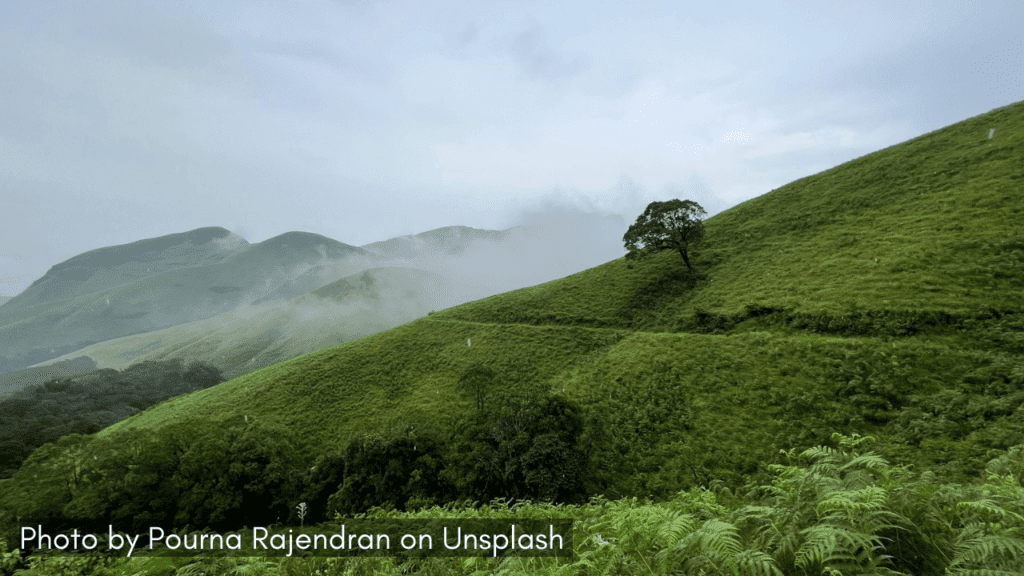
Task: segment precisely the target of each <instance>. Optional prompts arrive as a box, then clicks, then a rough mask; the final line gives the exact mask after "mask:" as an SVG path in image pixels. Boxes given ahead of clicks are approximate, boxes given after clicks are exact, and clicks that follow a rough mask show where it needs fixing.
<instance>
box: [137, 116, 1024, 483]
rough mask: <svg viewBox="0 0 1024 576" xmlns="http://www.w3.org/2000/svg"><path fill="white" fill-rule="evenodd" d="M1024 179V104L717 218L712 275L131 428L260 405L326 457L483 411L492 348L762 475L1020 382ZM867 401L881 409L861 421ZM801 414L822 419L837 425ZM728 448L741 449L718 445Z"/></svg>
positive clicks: (454, 326) (514, 383) (586, 399)
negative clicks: (911, 407)
mask: <svg viewBox="0 0 1024 576" xmlns="http://www.w3.org/2000/svg"><path fill="white" fill-rule="evenodd" d="M992 127H994V128H996V137H995V138H993V139H991V140H989V139H988V138H987V134H988V130H989V129H990V128H992ZM1022 175H1024V105H1020V104H1018V105H1015V106H1011V107H1008V108H1003V109H1000V110H996V111H993V112H992V113H989V114H987V115H984V116H980V117H977V118H972V119H969V120H966V121H964V122H961V123H959V124H955V125H953V126H950V127H948V128H945V129H942V130H938V131H936V132H933V133H930V134H926V135H924V136H921V137H919V138H916V139H914V140H911V141H909V142H906V143H904V144H900V145H897V146H893V147H891V148H888V149H885V150H881V151H879V152H876V153H873V154H870V155H868V156H865V157H862V158H859V159H857V160H854V161H851V162H848V163H846V164H843V165H841V166H838V167H836V168H833V169H831V170H828V171H825V172H823V173H821V174H817V175H814V176H809V177H807V178H803V179H801V180H798V181H796V182H794V183H792V184H789V185H787V186H784V187H782V188H780V189H778V190H775V191H772V192H770V193H768V194H765V195H764V196H762V197H759V198H756V199H753V200H751V201H748V202H745V203H743V204H741V205H739V206H736V207H734V208H732V209H730V210H728V211H726V212H724V213H722V214H719V215H717V216H715V217H713V218H711V219H709V220H708V221H707V223H706V227H707V241H706V245H705V246H704V247H702V249H701V250H699V252H698V258H697V259H696V265H697V268H698V269H699V270H700V271H701V277H699V278H697V277H691V276H688V275H687V274H686V273H685V268H684V266H683V265H682V263H681V261H680V259H679V258H678V255H676V254H673V253H662V254H659V255H657V256H654V257H652V258H650V259H647V260H642V261H639V262H637V263H636V264H635V265H633V266H630V265H629V264H628V263H627V262H626V261H625V260H623V259H620V260H616V261H612V262H609V263H607V264H605V265H603V266H599V267H597V268H594V269H591V270H587V271H584V272H580V273H578V274H575V275H573V276H570V277H568V278H565V279H562V280H557V281H554V282H549V283H547V284H543V285H540V286H535V287H532V288H526V289H522V290H517V291H514V292H511V293H508V294H502V295H498V296H494V297H491V298H486V299H483V300H480V301H477V302H473V303H469V304H465V305H462V306H458V307H455V308H452V309H449V310H446V311H443V312H439V313H437V314H433V315H431V317H429V318H426V319H422V320H419V321H417V322H414V323H412V324H409V325H406V326H403V327H401V328H398V329H395V330H392V331H389V332H386V333H382V334H378V335H376V336H373V337H370V338H366V339H363V340H360V341H358V342H352V343H349V344H345V345H342V346H340V347H337V348H332V349H328V350H323V351H320V352H317V353H314V354H310V355H306V356H303V357H299V358H296V359H293V360H291V361H288V362H285V363H282V364H280V365H276V366H272V367H269V368H267V369H264V370H262V371H259V372H255V373H252V374H248V375H246V376H244V377H242V378H238V379H235V380H233V381H230V382H228V383H226V384H224V385H222V386H218V387H216V388H215V389H211V390H207V391H204V392H202V393H200V394H196V395H193V396H189V397H185V398H179V399H176V400H173V401H171V402H168V403H166V404H165V405H162V406H159V407H157V408H155V409H153V410H150V411H148V412H146V413H143V414H140V415H139V416H137V417H135V418H133V419H131V420H128V421H125V422H124V423H122V424H121V425H119V426H118V428H121V427H147V426H160V425H162V424H165V423H167V422H170V421H173V420H174V418H175V417H179V416H180V415H183V414H186V413H187V414H192V415H195V414H201V415H203V416H206V417H209V418H212V419H232V418H241V417H242V416H243V415H246V414H248V415H251V416H255V417H257V418H265V419H268V420H273V421H275V422H278V423H280V424H282V425H284V426H286V427H289V428H292V429H296V430H305V431H308V432H307V433H308V435H309V436H308V437H309V440H310V441H309V444H308V445H307V446H308V449H309V451H310V453H311V454H312V453H313V452H315V451H317V450H319V449H320V448H319V447H321V446H330V445H332V444H335V445H337V444H338V443H340V442H342V441H343V440H344V439H345V437H346V433H347V432H348V431H353V430H356V429H359V428H373V427H376V426H381V425H383V424H384V422H386V421H387V420H389V419H417V418H427V419H430V418H440V417H441V416H440V415H442V414H453V413H456V414H457V413H459V412H462V413H469V412H470V410H471V408H470V404H471V403H470V401H469V399H468V398H466V397H465V395H464V394H460V393H459V391H458V390H457V388H458V381H459V377H460V375H461V374H462V373H463V372H464V371H465V370H466V369H467V368H468V367H469V366H470V365H471V364H473V363H483V364H486V365H488V366H492V367H493V369H494V371H495V373H497V374H498V379H499V380H500V381H501V385H500V388H501V389H503V390H523V391H525V390H527V389H530V390H543V391H555V392H559V393H561V392H563V391H564V393H565V394H566V395H567V396H569V397H573V398H577V399H579V400H580V401H581V402H583V403H584V404H586V405H588V406H590V407H591V408H592V410H595V411H600V410H602V405H603V402H604V401H605V400H607V399H608V398H618V400H617V401H619V402H621V403H623V404H624V405H631V406H634V408H633V410H635V411H636V413H635V414H633V415H630V416H627V415H622V414H619V415H610V416H612V417H615V418H626V419H627V420H628V422H623V423H622V426H623V429H624V430H627V432H625V434H626V435H629V434H634V435H636V438H637V441H638V442H648V443H649V444H650V446H652V448H651V450H654V452H657V453H658V454H662V455H663V456H664V458H669V457H670V455H671V454H676V455H679V454H680V452H679V451H673V450H671V449H668V447H670V446H673V445H678V447H679V450H681V451H683V453H689V454H691V455H690V456H689V457H686V456H679V457H678V458H677V460H678V462H677V464H674V465H673V466H679V467H680V469H681V471H682V472H686V471H688V470H687V469H688V467H689V466H694V471H693V472H692V473H691V474H688V475H686V476H690V477H691V478H692V477H697V478H699V477H700V472H699V470H700V469H704V470H706V472H705V473H706V474H712V473H711V472H710V469H711V468H723V467H730V468H731V467H734V466H739V467H740V468H743V469H749V470H753V469H756V468H757V467H758V466H760V465H761V464H762V463H763V462H764V461H766V460H771V459H772V456H770V455H771V453H772V449H771V447H772V446H773V445H777V440H779V439H781V438H784V437H785V438H788V437H790V436H792V437H796V438H801V439H805V440H806V441H814V440H819V439H821V438H822V437H823V436H822V435H823V434H825V433H826V429H825V428H826V424H828V425H829V426H833V427H837V428H842V429H843V430H852V431H863V432H877V431H879V430H881V429H883V428H884V426H885V425H886V424H887V423H889V422H891V421H892V419H894V418H897V417H900V409H901V408H903V407H905V406H907V405H908V403H909V402H911V400H910V399H911V398H912V397H913V398H916V399H918V400H920V399H921V398H924V397H925V396H928V395H930V394H937V393H940V392H941V391H942V390H945V389H949V390H956V389H958V388H963V387H964V386H965V384H964V382H965V381H966V380H965V379H967V380H970V379H971V378H973V379H975V380H979V381H980V380H982V379H984V378H987V377H990V376H991V377H993V378H1008V379H1010V380H1012V381H1016V380H1017V379H1019V375H1018V376H1012V375H1011V374H1016V372H1014V371H1015V370H1018V369H1019V365H1018V364H1016V362H1018V361H1019V358H1018V357H1017V356H1016V354H1019V353H1020V350H1019V344H1015V342H1017V341H1018V340H1017V338H1019V336H1015V335H1019V330H1020V320H1019V313H1020V312H1021V311H1022V307H1024V306H1022V305H1024V300H1022V298H1024V295H1022V292H1021V290H1020V288H1019V287H1020V286H1021V285H1024V237H1022V236H1021V233H1020V229H1019V226H1018V225H1017V223H1018V219H1019V215H1020V214H1021V210H1022V209H1024V194H1021V186H1022V182H1021V177H1022ZM962 330H973V331H975V332H974V335H973V336H972V337H970V338H961V337H959V335H960V334H961V331H962ZM673 332H680V333H673ZM709 332H718V334H709ZM915 334H917V336H914V335H915ZM469 342H472V344H471V345H470V344H469ZM979 349H981V350H989V351H991V350H1001V351H1003V352H1005V353H1008V354H1014V356H1012V357H1011V358H1012V360H1005V359H1004V360H999V361H998V362H997V361H995V360H993V359H992V358H990V357H987V356H985V354H983V353H980V352H979ZM1007 362H1008V364H1007ZM1015 366H1017V368H1015ZM997 373H998V374H1004V376H993V375H992V374H997ZM979 374H987V375H988V376H979ZM975 386H980V384H975ZM883 389H885V390H888V391H887V392H885V391H883ZM890 389H891V390H890ZM271 390H274V392H273V393H271V392H270V391H271ZM524 393H526V392H524ZM960 393H963V392H962V391H961V392H960ZM851 396H856V397H857V398H858V400H859V401H863V403H864V406H863V407H862V409H861V408H858V409H857V410H854V411H853V413H849V414H847V413H846V412H847V410H845V409H844V408H843V407H848V406H849V402H850V400H849V398H850V397H851ZM922 401H923V400H922ZM644 402H647V403H650V404H652V405H656V406H660V407H661V408H659V409H658V410H654V411H653V412H652V411H651V410H652V408H651V407H650V406H647V405H645V404H644ZM1008 409H1009V408H1007V407H1004V408H1003V409H1001V411H1002V412H1005V411H1006V410H1008ZM659 410H660V411H661V412H664V414H665V416H664V418H662V419H659V418H658V416H657V414H658V413H659ZM942 411H943V410H939V412H942ZM860 412H863V414H861V413H860ZM876 412H878V413H876ZM680 413H687V414H690V416H688V417H687V418H682V417H681V416H680ZM1011 414H1016V415H1015V416H1013V418H1017V419H1020V418H1021V417H1022V416H1024V414H1017V413H1016V412H1012V411H1011ZM1004 415H1007V416H1009V414H1004ZM904 416H905V417H909V416H906V415H904ZM933 417H937V416H935V415H934V414H933ZM796 418H804V419H806V420H807V421H808V422H812V421H814V419H815V418H820V422H821V426H820V427H821V429H820V430H815V429H814V428H813V427H811V428H809V429H808V428H803V427H796V426H794V425H793V421H794V419H796ZM325 419H326V420H327V421H329V422H331V425H330V426H323V425H317V424H314V422H323V421H324V420H325ZM687 419H689V420H687ZM687 421H688V422H690V423H689V424H683V422H687ZM729 422H735V424H734V425H733V424H728V425H723V423H729ZM1015 422H1016V420H1015ZM631 426H632V427H635V430H633V431H632V432H628V430H629V429H630V427H631ZM1014 426H1017V424H1014ZM979 433H980V432H979ZM1016 434H1018V433H1017V432H1014V433H1013V434H1011V435H1010V438H1009V439H1007V440H1006V441H1007V442H1008V441H1017V440H1018V437H1017V436H1016ZM954 436H956V435H955V434H954ZM824 437H826V438H827V436H824ZM752 438H758V439H759V440H758V441H754V442H751V439H752ZM641 439H643V440H641ZM1019 441H1020V442H1024V438H1020V439H1019ZM653 446H660V447H662V448H663V449H662V450H661V451H660V452H659V450H655V449H654V448H653ZM687 446H688V447H689V448H685V449H684V447H687ZM698 446H699V447H700V449H699V450H698V449H696V447H698ZM1004 448H1005V447H1004ZM893 450H898V448H897V447H893ZM687 451H688V452H687ZM723 451H724V452H727V453H732V452H735V456H734V457H733V458H731V459H725V460H723V459H717V460H716V458H715V457H714V455H715V454H716V453H720V452H723ZM637 457H642V456H637ZM658 458H660V457H658ZM658 458H655V460H657V459H658ZM687 458H689V459H690V460H689V461H688V460H687ZM627 460H628V459H627ZM716 461H717V462H718V463H717V464H714V465H712V464H711V463H712V462H716ZM744 462H745V464H742V463H744ZM701 467H703V468H701ZM620 468H621V467H620ZM620 472H622V473H623V474H624V473H625V471H624V470H620ZM716 474H717V472H716Z"/></svg>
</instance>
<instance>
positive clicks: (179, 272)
mask: <svg viewBox="0 0 1024 576" xmlns="http://www.w3.org/2000/svg"><path fill="white" fill-rule="evenodd" d="M210 230H213V231H214V232H216V231H218V230H220V231H223V232H226V230H223V229H200V230H199V231H193V233H187V234H186V235H185V237H186V238H189V237H191V236H189V234H192V235H195V233H199V232H203V231H210ZM204 234H205V233H204ZM208 235H209V234H207V236H208ZM173 236H175V237H177V236H180V235H173ZM167 238H168V237H162V238H158V239H154V240H146V241H141V243H135V244H129V245H126V247H114V248H111V249H102V250H98V251H93V252H89V253H86V254H84V255H82V256H80V257H76V258H72V259H71V260H69V261H68V262H70V263H74V262H79V261H82V262H85V264H89V266H92V267H91V268H90V267H87V266H85V264H82V266H78V265H76V266H70V265H68V266H65V265H58V266H55V267H54V270H63V269H65V268H67V269H68V270H72V271H75V270H79V271H81V270H87V271H91V272H93V275H92V276H89V277H88V278H87V277H86V273H85V272H82V282H81V283H79V284H77V285H75V284H72V288H73V289H69V290H68V291H67V294H65V295H68V296H69V297H68V298H66V299H62V300H46V299H43V295H49V296H54V294H55V292H54V290H50V289H49V288H47V287H48V286H50V285H51V284H52V285H54V286H60V285H62V280H61V278H64V277H65V276H66V275H60V274H56V275H54V274H55V273H54V270H51V272H50V273H48V275H47V276H44V277H43V278H42V279H41V280H39V281H37V282H36V283H35V284H33V286H32V287H30V288H29V290H27V291H26V292H25V294H26V295H27V296H26V298H36V299H37V300H42V301H40V302H39V303H36V304H32V305H26V306H21V307H19V306H14V305H15V304H16V301H17V300H18V299H19V298H21V296H19V297H18V298H15V300H12V301H11V302H9V303H8V304H7V305H6V306H4V307H3V308H0V371H9V370H15V369H18V368H22V367H25V366H29V365H33V364H37V363H39V362H43V361H46V360H49V359H52V358H56V357H58V356H61V355H62V354H67V353H70V352H73V351H74V350H77V349H79V348H82V347H84V346H87V345H90V344H93V343H96V342H102V341H105V340H109V339H111V338H117V337H121V336H128V335H132V334H139V333H142V332H149V331H152V330H158V329H161V328H165V327H169V326H174V325H177V324H182V323H186V322H192V321H195V320H200V319H203V318H209V317H211V316H215V315H217V314H220V313H223V312H226V311H228V310H231V309H232V308H235V307H236V306H238V305H240V304H242V303H245V302H252V301H254V300H257V299H259V298H263V297H266V296H268V295H270V294H274V295H275V296H276V297H278V298H282V299H287V298H295V297H297V296H300V295H302V294H305V293H306V292H309V291H311V290H315V289H316V288H319V287H320V286H322V285H323V284H324V283H326V282H330V281H332V280H335V279H337V278H340V277H342V276H345V275H346V274H351V273H353V272H355V271H357V270H361V269H363V268H366V267H367V265H369V264H371V263H372V262H375V261H379V260H380V259H381V257H380V256H378V255H376V254H373V253H370V252H367V251H365V250H363V249H361V248H357V247H355V246H349V245H347V244H343V243H341V242H337V241H335V240H331V239H330V238H326V237H324V236H320V235H317V234H310V233H305V232H290V233H287V234H282V235H280V236H277V237H274V238H271V239H269V240H265V241H263V242H260V243H258V244H254V245H251V246H248V247H246V248H245V249H244V250H236V251H234V252H233V253H231V255H230V256H228V257H226V258H224V259H222V260H220V261H216V262H213V263H208V264H202V265H194V266H180V267H173V266H171V265H170V264H169V263H168V262H170V261H171V259H170V256H167V254H177V253H179V252H183V251H186V250H185V249H184V248H182V247H181V246H188V245H189V242H187V241H186V242H185V243H184V244H176V245H174V246H172V248H173V249H172V248H166V247H165V248H166V249H165V250H164V251H163V252H154V251H146V250H144V248H146V247H152V246H151V244H152V243H156V244H157V245H158V246H164V245H165V244H166V243H167V241H166V239H167ZM231 238H233V237H231ZM231 238H229V239H231ZM214 242H215V241H210V242H207V243H208V244H213V243H214ZM136 244H141V245H142V246H143V248H133V247H134V246H136ZM129 248H130V249H129ZM151 253H157V254H162V255H163V256H166V258H164V259H163V260H161V261H160V262H161V264H160V267H163V268H165V269H166V268H168V267H170V268H172V269H170V270H166V271H164V272H162V273H160V274H154V275H150V276H145V277H142V278H140V279H137V280H134V281H131V282H128V283H125V284H120V285H117V286H114V287H111V288H108V289H105V290H101V291H99V292H93V293H88V294H84V295H75V294H77V293H78V292H81V291H83V290H86V289H87V288H86V287H90V288H91V287H95V286H98V285H99V284H98V282H100V281H99V280H95V281H94V280H93V278H96V277H102V278H105V279H107V280H110V279H111V278H113V277H115V276H118V275H119V274H120V276H118V277H121V278H127V277H128V276H130V275H131V273H133V271H136V270H138V269H139V267H141V266H144V265H145V264H146V261H145V258H146V257H147V255H148V254H151ZM115 256H117V257H118V258H135V260H126V263H124V264H118V262H120V260H117V261H115V260H116V259H115ZM189 262H192V263H195V262H196V260H195V259H193V260H189ZM200 263H201V261H200ZM65 264H68V263H65ZM101 264H107V265H111V266H113V268H111V269H110V270H113V271H112V272H107V271H105V270H107V269H104V268H99V267H98V266H100V265H101ZM313 268H316V269H318V270H320V271H321V274H304V273H305V272H308V271H309V270H310V269H313ZM69 273H70V272H69ZM76 273H77V272H76ZM139 274H145V273H142V272H140V273H139Z"/></svg>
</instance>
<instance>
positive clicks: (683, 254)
mask: <svg viewBox="0 0 1024 576" xmlns="http://www.w3.org/2000/svg"><path fill="white" fill-rule="evenodd" d="M679 255H680V256H682V257H683V262H686V267H687V268H688V269H689V270H690V274H693V273H694V271H693V266H690V259H689V258H687V257H686V248H680V249H679Z"/></svg>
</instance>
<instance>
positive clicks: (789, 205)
mask: <svg viewBox="0 0 1024 576" xmlns="http://www.w3.org/2000/svg"><path fill="white" fill-rule="evenodd" d="M990 128H995V137H994V138H992V139H988V132H989V129H990ZM1022 178H1024V115H1022V113H1021V105H1020V104H1017V105H1014V106H1010V107H1006V108H1003V109H1000V110H996V111H993V112H991V113H989V114H986V115H983V116H979V117H976V118H971V119H969V120H966V121H964V122H961V123H959V124H955V125H953V126H950V127H948V128H944V129H942V130H937V131H935V132H932V133H930V134H925V135H924V136H920V137H918V138H915V139H913V140H910V141H909V142H905V143H903V144H900V145H897V146H893V147H891V148H888V149H885V150H881V151H879V152H876V153H873V154H869V155H867V156H864V157H861V158H858V159H856V160H853V161H851V162H847V163H846V164H843V165H841V166H837V167H835V168H832V169H830V170H827V171H825V172H822V173H820V174H816V175H814V176H809V177H807V178H803V179H801V180H797V181H796V182H793V183H791V184H788V185H786V186H783V187H782V188H779V189H777V190H774V191H772V192H770V193H768V194H765V195H763V196H760V197H758V198H754V199H752V200H749V201H747V202H744V203H742V204H740V205H738V206H735V207H733V208H731V209H729V210H726V211H725V212H722V213H721V214H718V215H716V216H715V217H713V218H710V219H709V220H708V221H707V222H706V230H707V236H706V238H707V240H706V245H705V246H703V247H702V248H701V249H700V250H699V252H698V254H699V257H698V260H697V261H698V262H699V268H700V269H701V270H702V272H703V273H704V274H705V276H706V278H705V279H704V280H702V281H701V282H695V281H692V280H691V279H689V278H687V277H686V275H685V274H684V273H683V271H682V270H681V268H680V266H679V262H678V260H679V257H678V255H674V254H668V253H665V254H662V255H660V256H659V257H656V258H655V259H654V260H652V261H648V262H645V263H643V264H641V265H637V266H636V267H635V268H633V269H629V268H628V266H627V263H626V262H625V261H616V262H612V263H609V264H608V265H606V266H599V267H597V268H594V269H591V270H587V271H585V272H581V273H579V274H576V275H574V276H572V277H570V278H568V279H566V280H561V281H558V282H552V283H549V284H546V285H543V286H538V287H534V288H528V289H525V290H519V291H517V292H513V293H511V294H507V295H502V296H500V297H495V298H489V299H486V300H482V301H480V302H476V303H473V304H469V305H466V306H461V307H459V308H457V309H454V310H451V311H447V312H445V315H444V317H445V318H450V319H467V320H475V321H488V322H526V323H563V324H564V323H566V322H568V323H577V324H586V325H595V326H609V327H611V326H622V327H625V326H632V327H636V328H642V329H651V330H678V329H684V328H685V326H686V322H687V318H690V317H692V316H693V315H694V313H695V312H696V311H697V310H702V311H707V312H713V313H722V314H735V313H738V312H740V311H742V310H743V309H744V307H745V306H747V305H748V304H757V305H759V306H765V307H772V308H785V309H787V310H790V311H794V312H801V313H809V314H817V313H822V312H823V313H825V314H829V315H836V314H844V313H848V312H850V311H859V310H875V311H877V310H886V311H907V310H913V311H927V312H948V313H952V314H963V313H968V312H971V311H976V310H978V309H984V308H996V309H1007V310H1020V309H1021V307H1022V305H1024V291H1021V290H1020V286H1021V285H1022V284H1024V231H1022V228H1021V226H1020V222H1021V220H1022V218H1024V190H1022V186H1024V182H1022Z"/></svg>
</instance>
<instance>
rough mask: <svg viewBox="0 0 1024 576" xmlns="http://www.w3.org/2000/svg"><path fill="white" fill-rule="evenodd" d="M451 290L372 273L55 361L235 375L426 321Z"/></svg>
mask: <svg viewBox="0 0 1024 576" xmlns="http://www.w3.org/2000/svg"><path fill="white" fill-rule="evenodd" d="M447 289H448V286H447V282H446V281H445V280H444V279H443V278H441V277H440V276H437V275H436V274H432V273H429V272H424V271H421V270H411V269H407V268H372V269H369V270H365V271H363V272H359V273H357V274H353V275H351V276H347V277H345V278H342V279H340V280H337V281H335V282H332V283H330V284H327V285H326V286H323V287H321V288H319V289H318V290H316V291H314V292H311V293H308V294H306V295H303V296H300V297H298V298H294V299H292V300H289V301H286V302H277V303H274V304H266V305H256V306H243V307H240V308H237V309H234V310H232V311H230V312H225V313H223V314H218V315H217V316H214V317H212V318H207V319H205V320H199V321H196V322H190V323H187V324H182V325H178V326H172V327H170V328H165V329H163V330H156V331H153V332H147V333H145V334H136V335H134V336H125V337H123V338H115V339H113V340H107V341H106V342H100V343H98V344H93V345H92V346H88V347H86V348H83V349H81V350H77V351H75V352H72V353H70V354H68V355H67V357H65V356H61V357H59V358H55V359H54V360H51V361H50V362H59V361H62V360H67V359H70V358H74V357H80V356H85V357H88V358H91V359H92V360H94V361H95V362H96V366H98V367H99V368H113V369H116V370H123V369H125V368H126V367H128V366H129V365H130V364H134V363H136V362H141V361H143V360H170V359H175V358H178V359H181V360H184V361H186V362H193V361H204V362H207V363H210V364H212V365H214V366H216V367H217V368H219V369H220V370H221V371H222V372H223V373H224V374H225V375H226V376H228V377H234V376H238V375H241V374H245V373H248V372H252V371H254V370H258V369H260V368H264V367H266V366H269V365H271V364H275V363H277V362H280V361H282V360H287V359H289V358H293V357H295V356H298V355H300V354H305V353H307V352H312V351H314V350H319V349H322V348H328V347H331V346H335V345H337V344H341V343H342V342H348V341H350V340H355V339H356V338H359V337H362V336H366V335H368V334H376V333H377V332H382V331H384V330H387V329H389V328H394V327H395V326H398V325H401V324H404V323H406V322H409V321H411V320H415V319H416V318H419V317H421V316H425V315H426V314H427V313H428V312H430V311H431V310H437V309H441V308H444V307H445V305H446V303H445V300H446V294H447ZM48 363H49V362H48Z"/></svg>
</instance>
